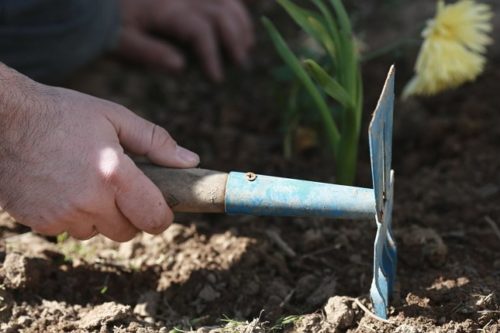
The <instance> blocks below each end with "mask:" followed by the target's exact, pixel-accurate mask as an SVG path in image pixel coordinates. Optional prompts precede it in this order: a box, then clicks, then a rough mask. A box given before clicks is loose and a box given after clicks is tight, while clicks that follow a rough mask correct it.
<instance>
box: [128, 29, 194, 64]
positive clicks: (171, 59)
mask: <svg viewBox="0 0 500 333" xmlns="http://www.w3.org/2000/svg"><path fill="white" fill-rule="evenodd" d="M124 29H125V31H124V32H123V33H122V37H121V39H120V45H119V48H120V53H121V54H123V55H126V57H127V58H128V59H129V60H131V61H135V62H139V63H142V64H145V65H148V66H151V67H155V68H162V69H164V70H165V71H167V72H174V73H175V72H179V71H181V70H182V69H183V68H184V66H185V60H184V57H183V56H182V54H181V53H180V52H179V51H178V50H177V49H176V48H175V47H174V46H172V45H170V44H169V43H167V42H165V41H163V40H161V41H160V40H158V39H156V38H154V37H152V36H150V35H148V34H147V32H142V31H139V30H136V29H131V28H124Z"/></svg>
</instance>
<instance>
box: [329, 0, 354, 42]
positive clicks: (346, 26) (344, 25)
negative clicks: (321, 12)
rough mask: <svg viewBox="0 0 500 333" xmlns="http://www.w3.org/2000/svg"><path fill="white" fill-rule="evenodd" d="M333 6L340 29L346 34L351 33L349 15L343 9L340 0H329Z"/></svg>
mask: <svg viewBox="0 0 500 333" xmlns="http://www.w3.org/2000/svg"><path fill="white" fill-rule="evenodd" d="M330 3H331V4H332V6H333V8H334V9H335V13H336V14H337V18H338V20H339V26H340V29H341V30H342V31H344V32H345V33H346V34H347V35H351V34H352V27H351V21H350V20H349V15H347V11H346V10H345V7H344V5H343V4H342V0H330Z"/></svg>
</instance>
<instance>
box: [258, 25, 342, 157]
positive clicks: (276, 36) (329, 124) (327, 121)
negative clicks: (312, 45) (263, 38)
mask: <svg viewBox="0 0 500 333" xmlns="http://www.w3.org/2000/svg"><path fill="white" fill-rule="evenodd" d="M262 21H263V23H264V25H265V27H266V29H267V30H268V32H269V35H270V36H271V39H272V40H273V42H274V45H275V47H276V50H277V51H278V53H279V54H280V55H281V57H282V58H283V60H284V61H285V62H286V63H287V64H288V66H290V68H291V69H292V70H293V71H294V73H295V74H296V75H297V77H298V78H299V80H300V81H301V82H302V84H303V85H304V87H305V89H306V90H307V91H308V93H309V94H310V95H311V98H312V99H313V101H314V103H315V104H316V107H317V108H318V111H319V112H320V114H321V117H322V119H323V125H324V126H325V131H326V134H327V136H328V138H329V141H330V142H331V144H332V149H333V151H334V153H335V154H336V152H337V150H338V145H339V142H340V133H339V130H338V128H337V125H336V124H335V121H334V120H333V118H332V116H331V113H330V110H329V108H328V105H327V104H326V102H325V100H324V99H323V97H322V96H321V93H320V92H319V91H318V89H317V87H316V86H315V84H314V82H313V81H312V79H311V78H310V77H309V75H308V74H307V72H306V71H305V70H304V68H302V66H301V64H300V61H299V60H298V59H297V57H296V56H295V55H294V54H293V52H292V51H291V50H290V48H289V47H288V45H287V44H286V42H285V41H284V39H283V37H282V36H281V34H280V33H279V32H278V30H277V29H276V27H275V26H274V25H273V24H272V23H271V21H269V19H267V18H265V17H264V18H262Z"/></svg>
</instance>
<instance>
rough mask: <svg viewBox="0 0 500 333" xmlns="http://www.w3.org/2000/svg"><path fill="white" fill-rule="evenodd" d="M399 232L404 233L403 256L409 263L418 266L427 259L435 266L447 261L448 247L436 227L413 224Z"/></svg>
mask: <svg viewBox="0 0 500 333" xmlns="http://www.w3.org/2000/svg"><path fill="white" fill-rule="evenodd" d="M399 234H401V235H403V236H402V240H403V243H404V248H403V250H404V251H403V253H402V254H401V256H402V257H403V258H404V260H406V261H407V262H408V263H409V264H412V265H415V266H418V265H420V264H422V262H423V261H424V260H425V261H427V262H428V263H429V264H431V265H432V266H434V267H440V266H442V265H443V264H444V263H445V261H446V257H447V255H448V247H447V246H446V244H445V242H444V241H443V238H442V237H441V235H440V234H439V233H438V232H437V231H436V230H435V229H432V228H422V227H419V226H416V225H413V226H411V227H410V228H409V229H401V230H400V231H399ZM406 251H407V252H406ZM406 253H411V255H406ZM415 254H419V255H415Z"/></svg>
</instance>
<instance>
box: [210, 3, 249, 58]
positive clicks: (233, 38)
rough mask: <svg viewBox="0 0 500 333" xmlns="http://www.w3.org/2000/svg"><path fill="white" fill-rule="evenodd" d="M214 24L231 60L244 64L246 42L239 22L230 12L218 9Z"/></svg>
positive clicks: (246, 48)
mask: <svg viewBox="0 0 500 333" xmlns="http://www.w3.org/2000/svg"><path fill="white" fill-rule="evenodd" d="M215 24H216V25H217V28H218V30H219V34H220V35H221V37H222V41H223V44H224V46H225V48H226V50H227V51H228V52H229V54H230V55H231V57H232V58H233V61H234V62H235V63H237V64H239V65H241V66H243V65H245V64H246V63H247V61H248V59H247V56H248V55H247V50H248V46H247V42H246V41H245V40H246V38H247V37H245V33H244V32H243V29H242V26H241V24H240V22H238V21H237V18H236V17H235V16H234V15H231V13H227V12H223V11H219V12H218V14H217V18H216V19H215Z"/></svg>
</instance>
